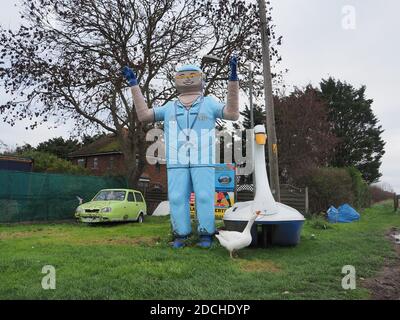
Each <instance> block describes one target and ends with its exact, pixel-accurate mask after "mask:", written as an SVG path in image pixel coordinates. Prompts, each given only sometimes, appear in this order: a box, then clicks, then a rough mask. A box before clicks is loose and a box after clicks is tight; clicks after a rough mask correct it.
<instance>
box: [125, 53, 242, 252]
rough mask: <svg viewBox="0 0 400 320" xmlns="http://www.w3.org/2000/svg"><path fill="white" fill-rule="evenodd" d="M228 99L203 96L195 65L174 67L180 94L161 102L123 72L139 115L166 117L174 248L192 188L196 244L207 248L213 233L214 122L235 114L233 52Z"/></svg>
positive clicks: (186, 223)
mask: <svg viewBox="0 0 400 320" xmlns="http://www.w3.org/2000/svg"><path fill="white" fill-rule="evenodd" d="M229 65H230V75H229V82H228V94H227V101H226V104H223V103H221V102H219V101H217V100H216V99H215V98H213V97H212V96H204V94H203V93H204V92H203V91H204V75H203V72H202V70H201V69H200V68H199V67H197V66H194V65H185V66H182V67H180V68H178V70H177V72H176V75H175V85H176V90H177V92H178V98H177V99H176V100H174V101H170V102H168V103H166V104H165V105H163V106H161V107H155V108H149V107H148V106H147V104H146V101H145V99H144V97H143V95H142V92H141V90H140V88H139V85H138V80H137V77H136V74H135V72H134V71H133V70H132V69H130V68H129V67H125V68H124V69H123V74H124V76H125V78H126V79H127V81H128V82H129V85H130V87H131V90H132V96H133V102H134V105H135V108H136V112H137V116H138V119H139V121H141V122H143V123H149V122H154V121H163V122H164V139H165V144H166V161H167V175H168V199H169V203H170V210H171V224H172V229H173V234H174V242H173V245H172V246H173V248H181V247H184V246H185V240H186V239H187V238H188V237H189V236H190V235H191V233H192V230H191V222H190V210H189V198H190V194H191V193H192V192H194V193H195V199H196V212H197V218H198V222H199V224H198V234H199V239H200V242H199V244H198V245H199V246H200V247H203V248H209V247H210V246H211V245H212V239H213V235H214V233H215V216H214V194H215V172H214V171H215V122H216V119H218V118H219V119H225V120H233V121H236V120H238V118H239V80H238V76H237V58H236V57H235V56H233V57H231V59H230V63H229Z"/></svg>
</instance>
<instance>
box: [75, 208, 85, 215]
mask: <svg viewBox="0 0 400 320" xmlns="http://www.w3.org/2000/svg"><path fill="white" fill-rule="evenodd" d="M84 212H85V210H83V209H82V208H81V207H78V208H76V211H75V213H77V214H81V213H84Z"/></svg>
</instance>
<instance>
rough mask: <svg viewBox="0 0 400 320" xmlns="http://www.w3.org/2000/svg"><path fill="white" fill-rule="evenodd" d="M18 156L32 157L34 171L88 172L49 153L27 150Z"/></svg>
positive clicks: (78, 173) (81, 173)
mask: <svg viewBox="0 0 400 320" xmlns="http://www.w3.org/2000/svg"><path fill="white" fill-rule="evenodd" d="M18 156H22V157H25V158H31V159H33V171H34V172H47V173H68V174H76V175H86V174H88V171H87V170H86V169H85V168H82V167H80V166H77V165H74V164H73V163H71V162H70V161H67V160H64V159H61V158H58V157H57V156H55V155H53V154H51V153H47V152H41V151H34V150H29V151H25V152H22V153H20V154H18Z"/></svg>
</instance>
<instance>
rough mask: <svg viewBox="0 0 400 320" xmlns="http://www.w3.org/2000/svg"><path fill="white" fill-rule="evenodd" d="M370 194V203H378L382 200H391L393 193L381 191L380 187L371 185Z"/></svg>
mask: <svg viewBox="0 0 400 320" xmlns="http://www.w3.org/2000/svg"><path fill="white" fill-rule="evenodd" d="M369 188H370V189H369V190H370V193H371V201H372V202H374V203H375V202H380V201H384V200H389V199H390V200H391V199H393V197H394V193H393V192H390V191H387V190H383V189H382V187H381V186H380V185H373V186H370V187H369Z"/></svg>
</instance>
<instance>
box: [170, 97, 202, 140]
mask: <svg viewBox="0 0 400 320" xmlns="http://www.w3.org/2000/svg"><path fill="white" fill-rule="evenodd" d="M197 99H198V98H197ZM197 99H196V100H197ZM178 101H179V100H175V119H176V123H177V125H178V128H179V130H180V131H181V132H183V133H184V134H185V136H186V141H189V140H190V133H191V132H192V129H193V127H194V125H195V124H196V122H197V119H198V117H199V114H200V110H201V107H202V106H203V103H204V96H203V94H202V95H201V98H200V102H199V103H200V107H199V112H197V114H196V117H195V118H194V120H193V122H192V125H191V126H190V128H187V129H188V134H186V133H185V131H184V129H183V128H182V126H181V125H180V123H179V121H178ZM195 102H196V101H195ZM195 102H193V103H192V106H193V104H194V103H195ZM192 106H191V107H190V108H188V109H186V110H187V112H189V114H188V121H190V116H189V115H190V109H191V108H192ZM188 126H189V123H188Z"/></svg>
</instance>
